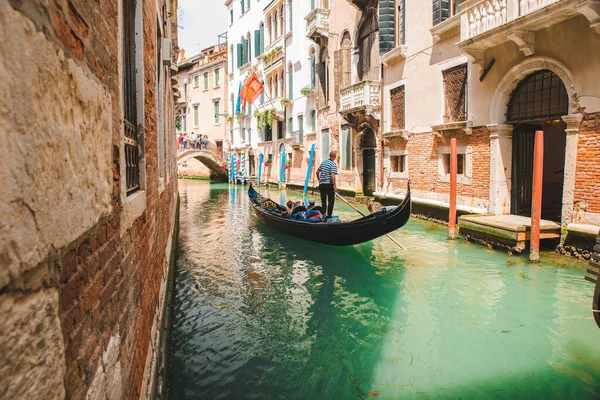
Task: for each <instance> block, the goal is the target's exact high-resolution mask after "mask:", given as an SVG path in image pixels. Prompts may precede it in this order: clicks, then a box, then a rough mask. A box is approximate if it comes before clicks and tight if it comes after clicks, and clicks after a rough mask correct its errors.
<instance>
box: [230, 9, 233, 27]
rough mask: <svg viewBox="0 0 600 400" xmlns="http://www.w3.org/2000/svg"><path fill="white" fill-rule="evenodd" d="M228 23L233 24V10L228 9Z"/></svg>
mask: <svg viewBox="0 0 600 400" xmlns="http://www.w3.org/2000/svg"><path fill="white" fill-rule="evenodd" d="M229 25H233V10H229Z"/></svg>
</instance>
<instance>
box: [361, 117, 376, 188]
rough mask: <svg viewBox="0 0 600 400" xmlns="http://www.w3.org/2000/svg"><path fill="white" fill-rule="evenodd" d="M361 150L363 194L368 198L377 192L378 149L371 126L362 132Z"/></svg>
mask: <svg viewBox="0 0 600 400" xmlns="http://www.w3.org/2000/svg"><path fill="white" fill-rule="evenodd" d="M360 148H361V150H362V156H363V193H364V194H365V195H366V196H371V195H373V192H374V191H375V149H377V141H376V140H375V133H374V132H373V129H372V128H371V127H370V126H367V127H365V128H364V130H363V131H362V135H361V138H360Z"/></svg>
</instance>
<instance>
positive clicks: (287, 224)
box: [250, 186, 411, 246]
mask: <svg viewBox="0 0 600 400" xmlns="http://www.w3.org/2000/svg"><path fill="white" fill-rule="evenodd" d="M250 203H251V204H252V208H253V209H254V212H255V213H256V215H257V216H258V218H259V219H261V220H262V221H263V222H265V223H266V224H267V225H268V226H270V227H272V228H275V229H277V230H279V231H282V232H285V233H288V234H290V235H294V236H297V237H300V238H303V239H307V240H311V241H313V242H318V243H322V244H329V245H333V246H350V245H354V244H359V243H364V242H368V241H369V240H373V239H376V238H378V237H380V236H383V235H385V234H387V233H390V232H393V231H395V230H396V229H399V228H401V227H403V226H404V225H405V224H406V223H407V222H408V220H409V218H410V211H411V200H410V186H409V187H408V190H407V193H406V197H405V198H404V200H403V201H402V203H401V204H400V205H398V206H397V207H396V208H394V209H393V210H391V211H388V212H386V213H375V214H371V215H368V216H366V217H364V218H360V219H358V220H355V221H351V222H345V223H329V222H319V223H314V222H303V221H294V220H292V219H290V218H286V217H284V216H281V215H278V214H277V213H274V212H271V211H266V210H264V209H262V208H261V207H260V206H259V205H258V204H256V202H254V201H252V200H251V201H250Z"/></svg>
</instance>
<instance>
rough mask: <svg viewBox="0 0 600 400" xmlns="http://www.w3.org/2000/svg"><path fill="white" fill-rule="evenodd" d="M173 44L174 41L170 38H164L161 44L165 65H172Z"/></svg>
mask: <svg viewBox="0 0 600 400" xmlns="http://www.w3.org/2000/svg"><path fill="white" fill-rule="evenodd" d="M171 44H172V40H171V39H169V38H163V39H162V43H161V45H162V46H161V48H162V63H163V65H171V58H172V55H171Z"/></svg>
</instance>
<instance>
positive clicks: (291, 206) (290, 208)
mask: <svg viewBox="0 0 600 400" xmlns="http://www.w3.org/2000/svg"><path fill="white" fill-rule="evenodd" d="M285 206H286V207H285V208H286V209H287V215H288V216H291V215H292V211H293V210H294V203H293V202H292V201H291V200H288V202H287V203H285Z"/></svg>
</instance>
